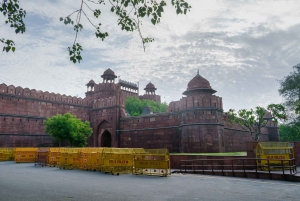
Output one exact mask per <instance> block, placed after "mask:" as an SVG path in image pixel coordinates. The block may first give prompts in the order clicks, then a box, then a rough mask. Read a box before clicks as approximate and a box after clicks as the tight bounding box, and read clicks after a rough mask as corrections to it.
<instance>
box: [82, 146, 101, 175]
mask: <svg viewBox="0 0 300 201" xmlns="http://www.w3.org/2000/svg"><path fill="white" fill-rule="evenodd" d="M100 150H102V148H83V149H81V150H79V159H78V160H79V161H78V169H81V170H93V171H96V170H97V158H98V152H99V151H100Z"/></svg>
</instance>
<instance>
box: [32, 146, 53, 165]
mask: <svg viewBox="0 0 300 201" xmlns="http://www.w3.org/2000/svg"><path fill="white" fill-rule="evenodd" d="M48 152H49V148H46V147H43V148H38V150H36V152H35V164H34V165H35V166H36V165H41V166H42V167H44V166H46V165H47V163H48Z"/></svg>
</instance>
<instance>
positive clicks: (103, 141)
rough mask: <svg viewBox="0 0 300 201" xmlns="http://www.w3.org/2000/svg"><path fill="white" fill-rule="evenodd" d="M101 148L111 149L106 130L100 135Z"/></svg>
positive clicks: (109, 137) (109, 138) (108, 134)
mask: <svg viewBox="0 0 300 201" xmlns="http://www.w3.org/2000/svg"><path fill="white" fill-rule="evenodd" d="M101 147H111V134H110V132H109V131H107V130H105V131H104V132H103V133H102V135H101Z"/></svg>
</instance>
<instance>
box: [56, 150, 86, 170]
mask: <svg viewBox="0 0 300 201" xmlns="http://www.w3.org/2000/svg"><path fill="white" fill-rule="evenodd" d="M79 149H81V148H60V149H59V152H58V162H57V167H58V168H60V169H75V168H77V167H78V163H79V162H78V161H79V156H78V151H79Z"/></svg>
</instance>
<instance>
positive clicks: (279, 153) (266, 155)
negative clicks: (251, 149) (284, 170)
mask: <svg viewBox="0 0 300 201" xmlns="http://www.w3.org/2000/svg"><path fill="white" fill-rule="evenodd" d="M255 153H256V158H257V165H258V166H259V167H260V168H261V169H263V170H267V169H269V168H271V169H276V168H279V169H280V168H281V166H282V165H291V164H289V163H290V160H289V159H293V158H294V148H293V147H292V145H291V144H290V143H289V142H259V143H258V144H257V146H256V149H255ZM276 159H278V160H276ZM281 160H285V161H283V164H281V163H282V161H281Z"/></svg>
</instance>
